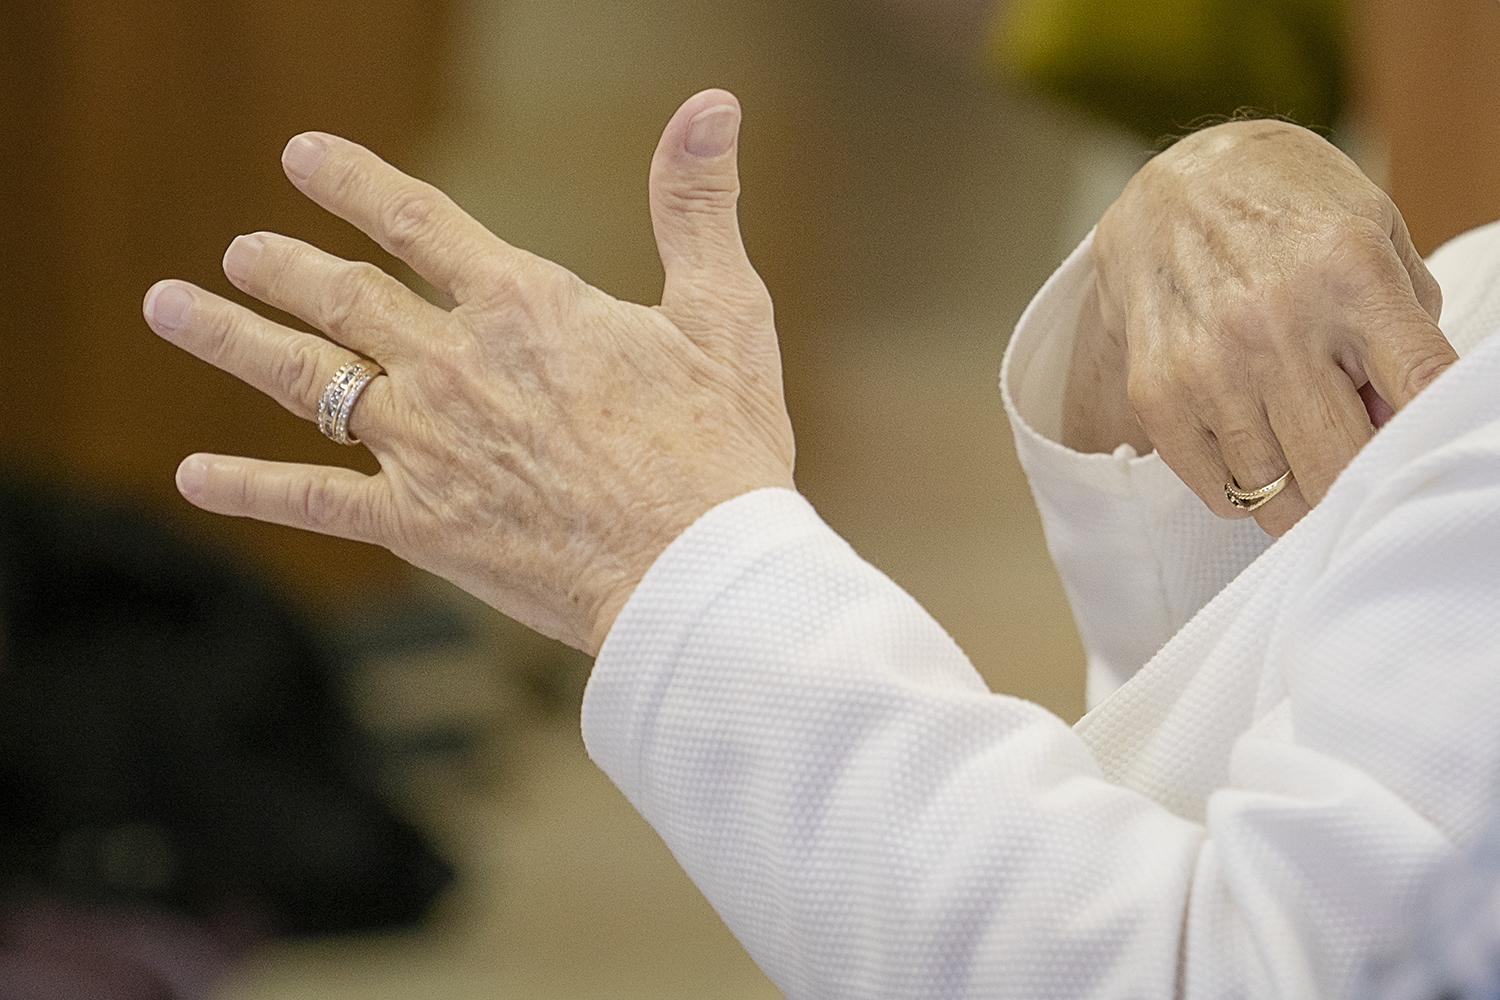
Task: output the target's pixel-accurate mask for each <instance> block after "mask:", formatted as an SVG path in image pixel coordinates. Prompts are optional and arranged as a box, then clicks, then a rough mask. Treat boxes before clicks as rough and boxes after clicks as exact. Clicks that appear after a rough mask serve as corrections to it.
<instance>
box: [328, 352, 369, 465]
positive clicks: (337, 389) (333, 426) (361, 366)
mask: <svg viewBox="0 0 1500 1000" xmlns="http://www.w3.org/2000/svg"><path fill="white" fill-rule="evenodd" d="M383 374H385V369H384V368H382V367H380V366H379V365H377V364H376V363H375V362H373V361H371V360H369V359H368V358H360V359H359V360H358V361H351V362H349V363H348V364H347V365H345V366H344V367H342V368H340V369H339V370H338V371H337V372H334V375H333V378H331V379H329V380H328V385H327V387H325V388H324V389H323V395H322V396H321V397H319V399H318V430H320V431H322V432H323V436H324V437H326V438H328V440H330V441H333V442H336V443H337V444H359V438H355V437H350V436H349V414H350V412H352V411H353V409H354V402H355V400H357V399H359V394H360V393H362V392H364V391H365V386H367V385H369V384H370V381H371V380H372V379H374V378H375V376H376V375H383Z"/></svg>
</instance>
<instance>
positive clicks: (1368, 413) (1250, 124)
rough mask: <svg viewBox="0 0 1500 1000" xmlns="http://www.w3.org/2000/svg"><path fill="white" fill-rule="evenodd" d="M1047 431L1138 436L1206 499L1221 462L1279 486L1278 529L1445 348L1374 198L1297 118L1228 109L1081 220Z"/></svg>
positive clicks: (1424, 283)
mask: <svg viewBox="0 0 1500 1000" xmlns="http://www.w3.org/2000/svg"><path fill="white" fill-rule="evenodd" d="M1094 261H1095V265H1096V268H1097V275H1098V280H1097V282H1096V289H1095V293H1094V295H1093V296H1092V297H1091V298H1090V300H1089V302H1088V303H1087V304H1086V306H1085V308H1084V310H1083V313H1082V315H1081V316H1080V321H1079V329H1078V339H1077V341H1076V342H1075V348H1074V355H1073V367H1072V369H1071V371H1070V374H1069V380H1068V385H1067V391H1066V395H1065V400H1064V428H1063V442H1064V443H1065V444H1067V445H1069V446H1070V447H1073V448H1076V449H1078V450H1082V451H1112V450H1113V449H1114V448H1115V447H1116V446H1117V445H1119V444H1121V443H1129V444H1131V445H1133V446H1134V447H1135V448H1136V450H1137V451H1138V452H1140V453H1142V454H1145V453H1147V452H1149V451H1151V450H1152V449H1153V448H1154V449H1155V450H1156V451H1157V452H1159V453H1160V455H1161V457H1162V459H1163V460H1164V461H1165V462H1166V463H1167V464H1168V465H1169V466H1170V467H1171V468H1172V470H1173V471H1174V472H1176V473H1177V475H1178V476H1179V477H1181V478H1182V480H1183V481H1184V482H1185V483H1187V485H1188V486H1189V487H1191V488H1192V489H1193V491H1194V492H1196V493H1197V494H1198V496H1199V497H1201V498H1202V499H1203V502H1204V503H1206V504H1207V505H1208V507H1209V508H1210V509H1211V510H1212V511H1213V512H1214V513H1216V514H1218V515H1219V516H1221V517H1245V516H1248V515H1246V514H1245V512H1243V511H1240V510H1237V509H1236V508H1234V507H1232V506H1231V505H1230V504H1229V503H1228V501H1227V500H1226V498H1225V496H1224V484H1225V482H1226V481H1227V480H1228V479H1229V478H1230V477H1231V476H1233V477H1234V478H1235V479H1236V480H1237V481H1238V482H1239V484H1240V486H1241V487H1242V488H1245V489H1254V488H1257V487H1260V486H1264V485H1266V484H1267V483H1270V482H1272V481H1273V480H1275V479H1276V478H1277V477H1279V476H1280V475H1281V474H1282V473H1283V472H1285V471H1286V470H1287V469H1288V468H1290V469H1291V470H1292V473H1293V475H1294V477H1295V478H1294V480H1293V482H1292V484H1291V485H1290V486H1288V487H1287V489H1285V490H1284V491H1283V492H1282V493H1280V494H1279V495H1278V496H1276V497H1275V498H1274V499H1273V500H1271V501H1270V502H1269V503H1267V504H1266V505H1265V506H1263V507H1261V508H1260V509H1259V510H1257V511H1256V512H1255V514H1254V517H1255V518H1256V520H1257V521H1258V522H1259V523H1260V525H1261V527H1262V528H1264V529H1265V530H1266V531H1267V532H1269V533H1270V534H1273V535H1281V534H1283V533H1284V532H1285V531H1287V530H1288V529H1289V528H1290V527H1291V526H1292V525H1293V524H1295V523H1296V522H1297V521H1298V520H1299V519H1300V518H1301V517H1302V516H1303V515H1304V514H1306V513H1307V511H1308V509H1309V507H1310V506H1311V505H1313V504H1316V503H1317V502H1318V501H1319V500H1321V499H1322V497H1323V495H1324V494H1325V493H1326V492H1327V490H1328V487H1329V486H1330V485H1331V484H1332V482H1333V480H1334V478H1335V477H1337V475H1338V474H1339V473H1340V472H1341V471H1342V470H1343V468H1344V467H1345V466H1346V465H1348V463H1349V461H1350V459H1352V458H1353V457H1354V455H1355V454H1356V453H1357V452H1358V451H1359V449H1360V448H1361V447H1362V446H1363V445H1364V444H1365V442H1366V441H1368V440H1369V439H1370V437H1371V435H1373V434H1374V433H1375V430H1376V429H1377V428H1378V427H1379V426H1380V425H1381V424H1383V423H1384V422H1385V421H1386V420H1387V419H1389V417H1390V416H1391V415H1392V413H1393V412H1394V411H1397V410H1400V409H1401V408H1402V407H1404V406H1405V405H1406V404H1407V403H1408V402H1410V400H1411V399H1412V398H1413V397H1414V396H1415V395H1416V394H1417V393H1419V392H1421V391H1422V389H1424V388H1425V387H1426V386H1427V385H1428V384H1429V383H1430V382H1431V381H1432V380H1433V379H1434V378H1435V377H1436V376H1437V375H1438V374H1439V373H1441V372H1442V371H1443V370H1444V369H1445V368H1446V367H1447V366H1448V365H1450V364H1452V363H1453V361H1454V360H1455V359H1456V355H1455V354H1454V352H1453V349H1452V348H1451V347H1450V346H1449V344H1448V342H1447V340H1446V338H1444V337H1443V335H1442V333H1441V332H1440V331H1439V330H1438V327H1437V319H1438V315H1439V312H1440V310H1441V308H1442V295H1441V292H1440V291H1439V289H1438V286H1437V282H1436V281H1434V280H1433V278H1432V275H1431V274H1429V273H1428V271H1427V268H1426V267H1425V266H1424V265H1423V264H1422V261H1421V259H1420V257H1418V255H1417V253H1416V251H1415V250H1414V249H1413V247H1412V244H1411V238H1410V236H1409V235H1408V234H1407V231H1406V225H1405V223H1404V222H1403V221H1402V220H1401V216H1400V213H1399V212H1397V211H1396V208H1395V206H1394V205H1393V204H1392V203H1391V200H1390V199H1389V198H1388V197H1386V195H1385V194H1384V193H1383V192H1382V191H1381V190H1380V189H1379V188H1378V187H1376V186H1375V185H1374V184H1373V183H1371V182H1370V181H1369V179H1368V178H1366V177H1365V176H1364V175H1363V174H1362V173H1361V172H1360V171H1359V169H1358V168H1357V167H1356V166H1355V165H1354V164H1353V163H1352V162H1351V161H1350V160H1349V159H1348V158H1347V157H1345V156H1344V155H1343V154H1342V153H1340V152H1339V151H1338V150H1337V149H1335V148H1334V147H1333V146H1332V145H1330V144H1329V143H1328V142H1326V141H1325V140H1323V139H1322V138H1320V137H1318V136H1317V135H1315V134H1313V133H1311V132H1308V131H1307V130H1305V129H1302V128H1299V127H1297V126H1294V125H1289V124H1286V123H1284V122H1278V121H1237V122H1230V123H1226V124H1223V125H1219V126H1216V127H1214V128H1211V129H1206V130H1204V131H1202V132H1199V133H1196V134H1194V135H1192V136H1189V137H1187V138H1185V139H1183V140H1182V141H1181V142H1179V143H1177V144H1176V145H1175V146H1173V147H1171V148H1170V149H1168V150H1167V151H1166V152H1164V153H1162V154H1160V155H1159V156H1157V157H1155V158H1154V159H1153V160H1151V161H1150V162H1149V163H1148V164H1147V165H1146V166H1145V167H1144V168H1143V169H1142V170H1141V171H1140V172H1139V173H1138V174H1137V175H1136V176H1135V178H1134V179H1132V181H1131V182H1130V184H1129V185H1128V186H1127V187H1126V189H1125V192H1124V193H1123V194H1122V195H1121V197H1120V199H1119V200H1118V201H1116V202H1115V204H1114V205H1113V206H1112V207H1111V208H1110V209H1109V211H1108V212H1107V213H1106V214H1105V216H1104V218H1103V220H1101V222H1100V224H1099V228H1098V231H1097V233H1096V236H1095V243H1094Z"/></svg>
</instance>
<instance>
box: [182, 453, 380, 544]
mask: <svg viewBox="0 0 1500 1000" xmlns="http://www.w3.org/2000/svg"><path fill="white" fill-rule="evenodd" d="M383 488H384V482H383V480H382V478H381V477H380V476H378V475H376V476H367V475H365V474H364V473H361V472H355V471H354V470H353V469H344V468H340V467H338V466H330V465H296V464H293V463H289V462H266V461H262V460H261V459H256V458H237V457H234V456H229V455H202V454H200V455H189V456H188V457H187V458H185V459H183V460H182V464H181V465H179V466H178V467H177V490H178V492H179V493H181V494H182V495H183V497H184V498H185V499H186V500H187V501H188V502H189V503H191V504H193V505H194V506H195V507H201V508H203V509H204V510H207V511H212V512H213V513H215V514H228V515H230V516H231V517H250V518H254V519H255V520H257V521H269V522H270V523H272V524H284V525H286V526H287V527H290V528H303V529H305V530H307V531H316V532H318V533H319V534H323V535H334V536H336V537H338V538H350V539H354V540H355V541H360V542H373V543H375V544H377V545H379V544H383V538H384V537H385V534H386V532H385V531H384V530H383V528H384V525H383V523H382V522H383V520H384V519H383V518H382V517H381V516H380V511H381V508H382V507H383V505H382V504H381V503H380V502H379V497H380V490H381V489H383Z"/></svg>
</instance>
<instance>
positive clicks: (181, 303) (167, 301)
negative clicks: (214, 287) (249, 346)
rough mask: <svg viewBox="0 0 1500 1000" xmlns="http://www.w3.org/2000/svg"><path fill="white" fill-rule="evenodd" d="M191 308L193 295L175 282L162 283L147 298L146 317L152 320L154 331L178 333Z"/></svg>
mask: <svg viewBox="0 0 1500 1000" xmlns="http://www.w3.org/2000/svg"><path fill="white" fill-rule="evenodd" d="M191 308H193V293H192V292H190V291H188V290H187V289H186V288H184V287H182V286H181V285H179V284H177V283H176V282H175V281H164V282H162V283H161V284H159V285H157V286H156V287H155V288H153V289H151V293H150V294H149V295H148V296H146V315H147V316H149V317H150V318H151V327H152V329H154V330H156V331H158V332H159V333H172V332H174V331H176V330H177V328H178V327H180V326H182V323H183V321H184V320H185V319H187V314H188V310H189V309H191Z"/></svg>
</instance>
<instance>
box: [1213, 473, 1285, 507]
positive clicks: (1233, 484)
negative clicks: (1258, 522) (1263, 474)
mask: <svg viewBox="0 0 1500 1000" xmlns="http://www.w3.org/2000/svg"><path fill="white" fill-rule="evenodd" d="M1291 481H1292V470H1291V469H1288V470H1286V472H1285V473H1283V474H1282V476H1281V478H1280V479H1278V480H1276V482H1274V483H1272V484H1271V485H1269V486H1262V487H1261V488H1260V489H1258V490H1242V489H1240V484H1239V483H1238V482H1237V481H1236V480H1235V478H1234V477H1233V476H1230V477H1229V482H1227V483H1225V484H1224V495H1225V496H1226V497H1228V498H1229V502H1230V503H1231V504H1233V505H1234V506H1236V507H1238V508H1239V509H1240V510H1255V509H1256V508H1257V507H1260V506H1261V505H1262V504H1264V503H1266V502H1267V501H1268V500H1270V499H1271V498H1272V497H1274V496H1275V495H1276V494H1278V493H1280V492H1281V491H1282V490H1284V489H1286V484H1287V483H1289V482H1291Z"/></svg>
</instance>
